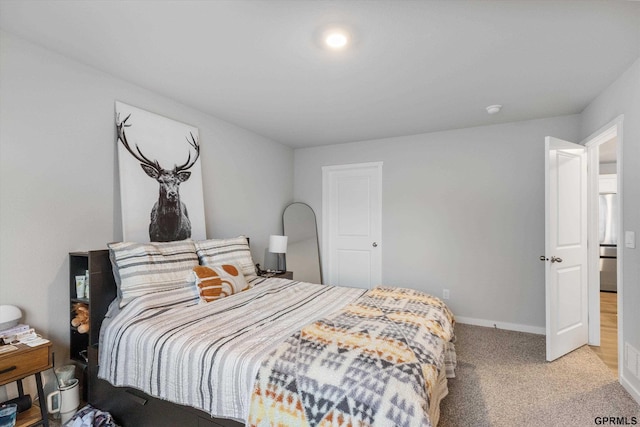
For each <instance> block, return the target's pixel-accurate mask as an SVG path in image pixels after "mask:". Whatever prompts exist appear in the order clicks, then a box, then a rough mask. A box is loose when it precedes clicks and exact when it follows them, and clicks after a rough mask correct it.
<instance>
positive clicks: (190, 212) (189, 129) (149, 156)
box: [115, 102, 206, 242]
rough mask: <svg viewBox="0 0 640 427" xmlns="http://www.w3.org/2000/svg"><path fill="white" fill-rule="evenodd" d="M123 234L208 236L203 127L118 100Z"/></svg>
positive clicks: (137, 237) (155, 238)
mask: <svg viewBox="0 0 640 427" xmlns="http://www.w3.org/2000/svg"><path fill="white" fill-rule="evenodd" d="M115 124H116V143H117V144H118V165H119V169H120V193H121V202H122V224H123V238H124V240H129V241H152V242H168V241H174V240H184V239H186V238H193V239H196V240H200V239H205V238H206V235H205V234H206V233H205V226H204V201H203V195H202V174H201V169H200V142H199V134H198V129H197V128H195V127H193V126H189V125H186V124H184V123H180V122H177V121H175V120H171V119H168V118H166V117H162V116H159V115H157V114H153V113H150V112H148V111H145V110H142V109H139V108H136V107H132V106H130V105H127V104H124V103H121V102H116V123H115Z"/></svg>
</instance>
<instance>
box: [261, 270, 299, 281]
mask: <svg viewBox="0 0 640 427" xmlns="http://www.w3.org/2000/svg"><path fill="white" fill-rule="evenodd" d="M260 277H273V278H276V279H289V280H293V271H285V272H284V273H279V274H275V273H267V272H264V273H262V274H261V275H260Z"/></svg>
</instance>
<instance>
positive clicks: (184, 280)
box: [108, 239, 198, 308]
mask: <svg viewBox="0 0 640 427" xmlns="http://www.w3.org/2000/svg"><path fill="white" fill-rule="evenodd" d="M108 247H109V257H110V258H111V264H112V265H113V275H114V277H115V278H116V285H117V286H118V291H119V294H120V297H121V299H120V308H122V307H124V306H125V305H127V304H128V303H129V302H131V301H132V300H133V299H134V298H137V297H139V296H142V295H146V294H148V293H150V292H158V291H163V290H167V289H173V288H178V287H186V286H192V284H191V283H190V282H189V278H190V274H191V271H192V270H193V268H194V267H196V266H197V265H198V255H197V254H196V247H195V245H194V243H193V241H192V240H190V239H187V240H180V241H176V242H151V243H133V242H122V243H111V244H109V245H108Z"/></svg>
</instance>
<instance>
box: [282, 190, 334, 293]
mask: <svg viewBox="0 0 640 427" xmlns="http://www.w3.org/2000/svg"><path fill="white" fill-rule="evenodd" d="M292 205H304V206H306V207H308V208H309V210H310V211H311V213H312V214H313V223H314V224H315V227H316V245H317V246H318V267H319V269H320V284H321V285H324V277H322V254H321V253H320V236H319V235H318V218H317V217H316V212H315V211H314V210H313V208H312V207H311V206H310V205H309V204H307V203H304V202H291V203H289V204H288V205H287V206H285V208H284V210H283V211H282V234H283V235H285V236H286V232H285V229H284V213H285V212H286V211H287V208H289V206H292Z"/></svg>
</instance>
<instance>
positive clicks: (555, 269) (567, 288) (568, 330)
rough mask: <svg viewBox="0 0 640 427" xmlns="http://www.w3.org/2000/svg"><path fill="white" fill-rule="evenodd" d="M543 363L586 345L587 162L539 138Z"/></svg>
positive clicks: (568, 147) (580, 152) (564, 145)
mask: <svg viewBox="0 0 640 427" xmlns="http://www.w3.org/2000/svg"><path fill="white" fill-rule="evenodd" d="M545 149H546V160H545V173H546V176H545V228H546V230H545V255H544V257H541V259H542V260H543V261H545V264H546V274H545V278H546V284H545V289H546V292H545V299H546V320H547V322H546V323H547V324H546V326H547V360H548V361H551V360H555V359H557V358H558V357H560V356H563V355H565V354H567V353H569V352H570V351H573V350H575V349H576V348H578V347H581V346H583V345H585V344H587V340H588V336H589V327H588V323H587V319H588V316H587V314H588V293H587V283H588V281H587V278H588V269H587V157H586V149H585V147H584V146H582V145H578V144H574V143H572V142H567V141H563V140H561V139H557V138H552V137H549V136H548V137H546V138H545Z"/></svg>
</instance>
